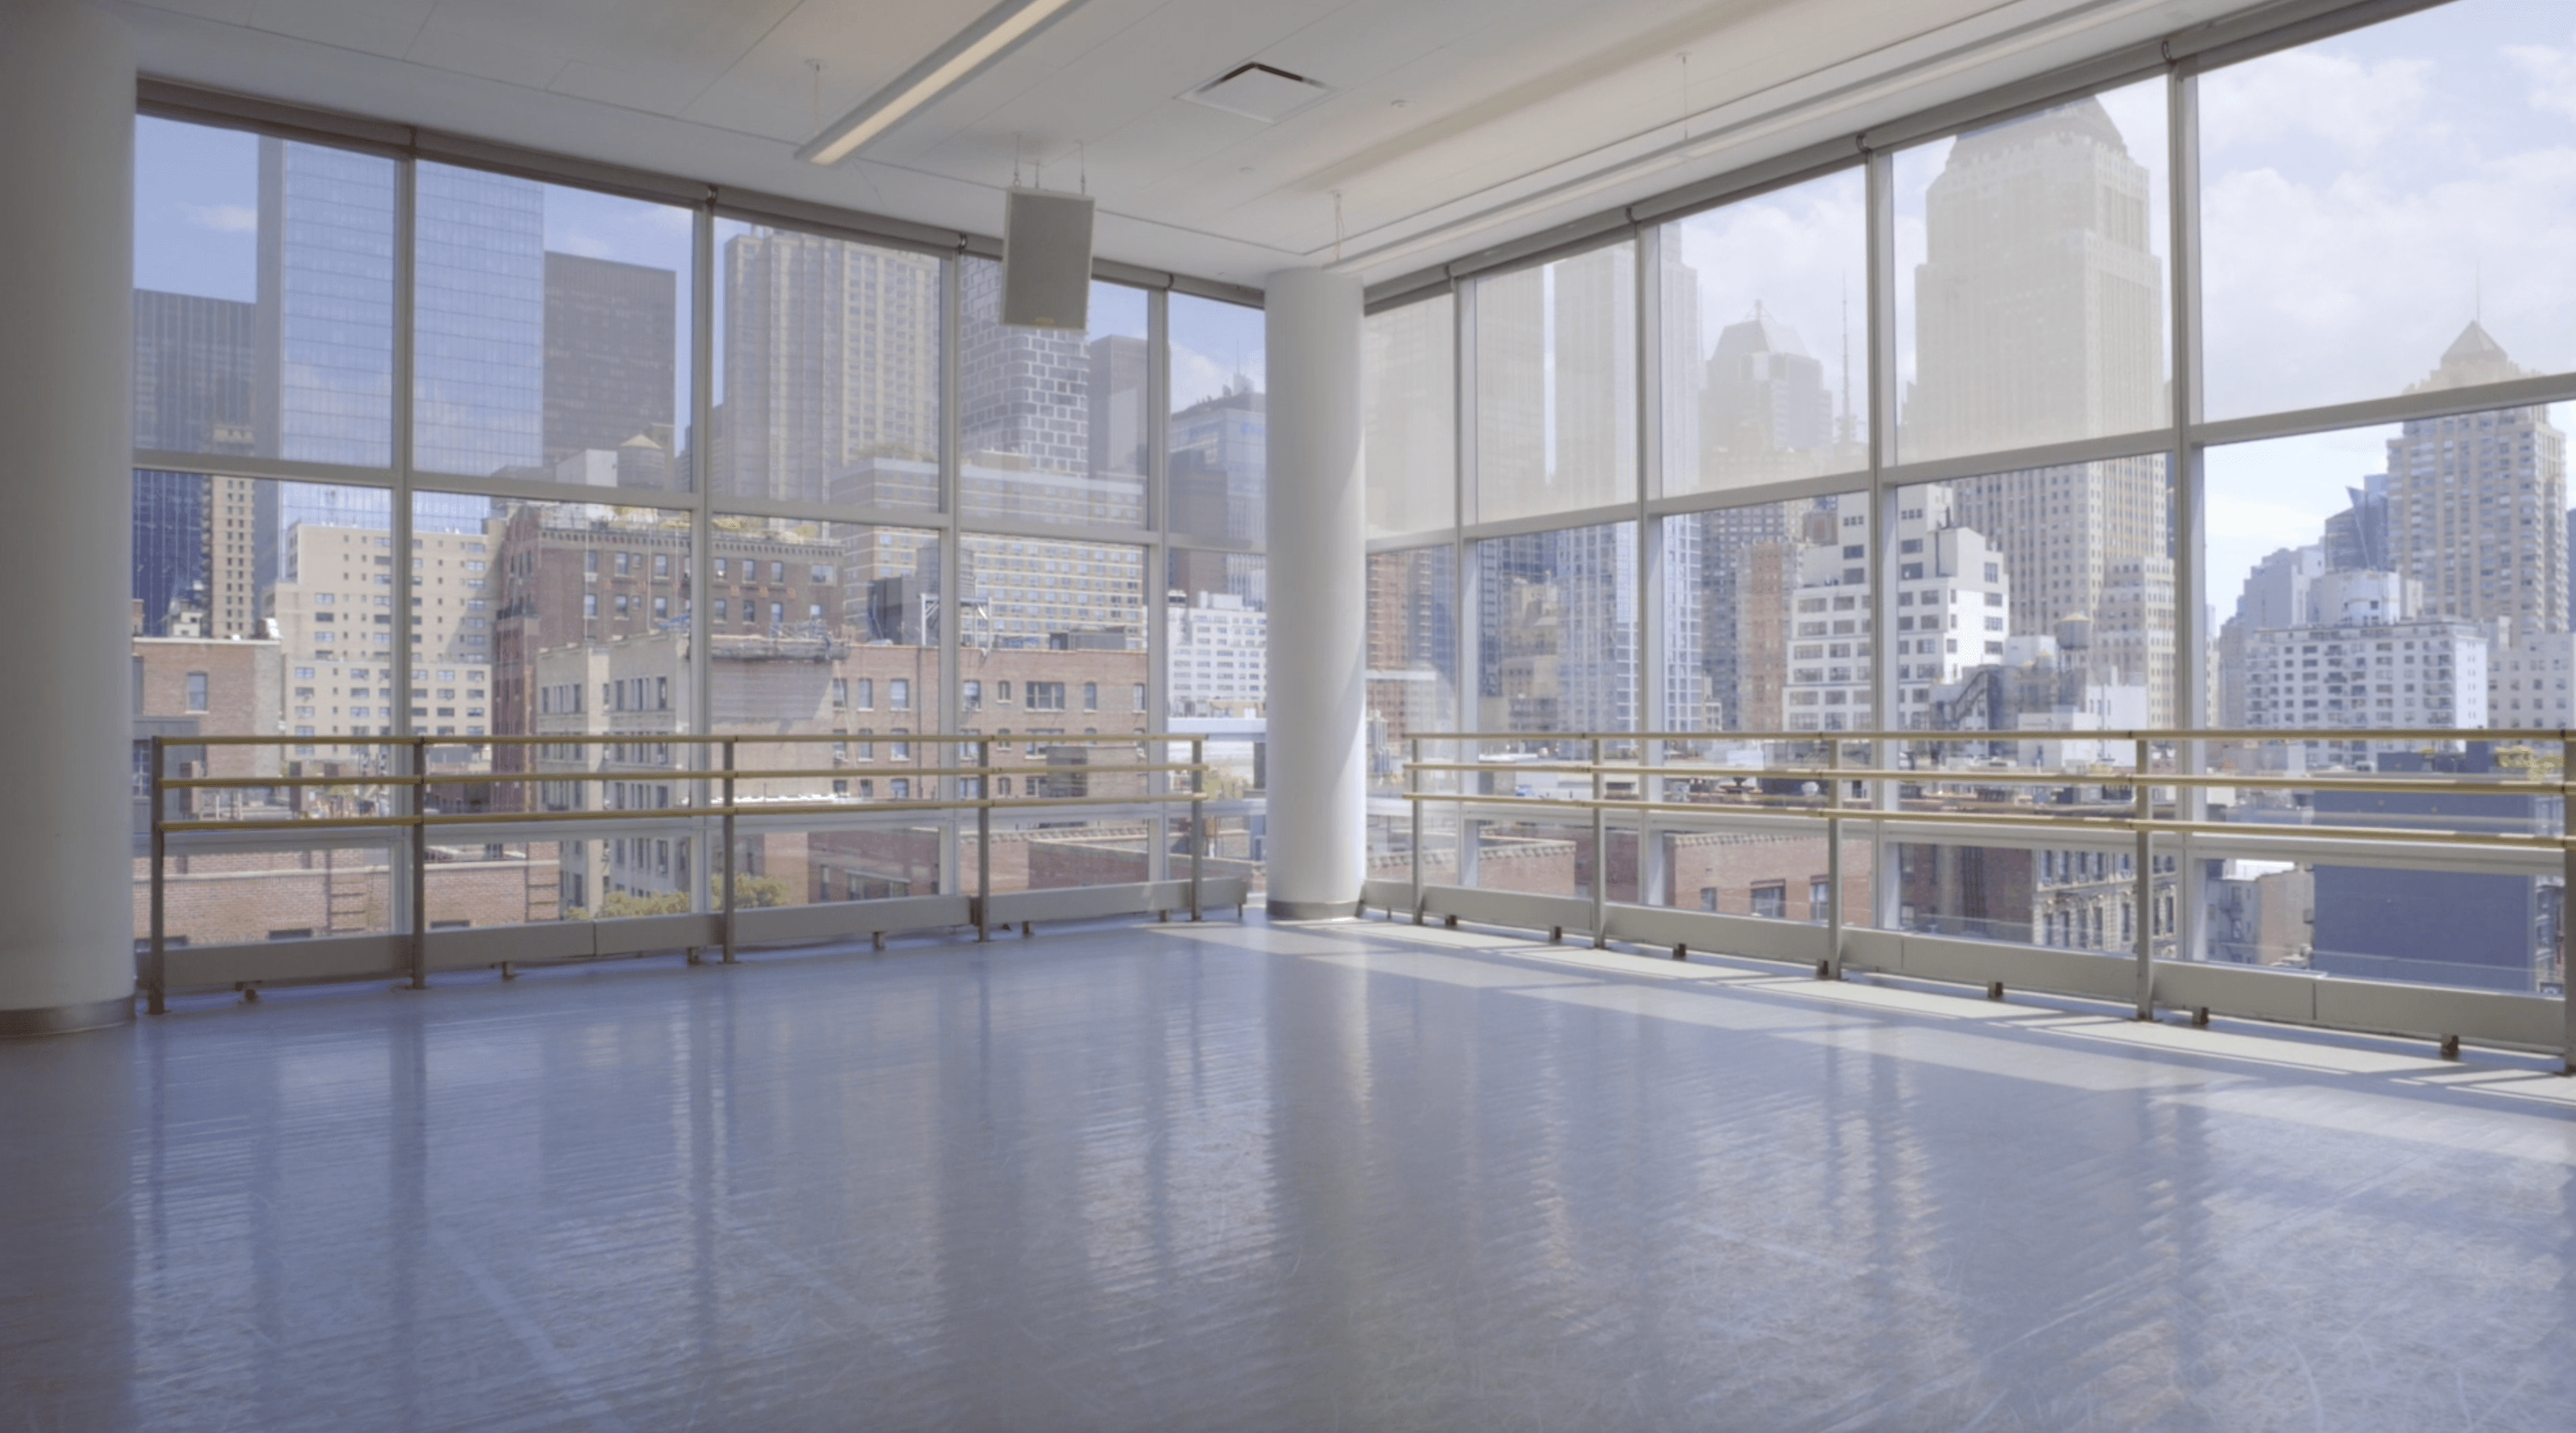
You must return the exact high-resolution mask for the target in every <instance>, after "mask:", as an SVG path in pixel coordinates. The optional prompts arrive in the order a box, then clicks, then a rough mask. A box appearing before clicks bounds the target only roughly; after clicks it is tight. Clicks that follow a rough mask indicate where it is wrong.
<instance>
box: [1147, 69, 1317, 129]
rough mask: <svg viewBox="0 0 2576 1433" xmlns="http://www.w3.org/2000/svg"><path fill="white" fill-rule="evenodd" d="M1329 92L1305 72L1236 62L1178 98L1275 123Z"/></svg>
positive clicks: (1267, 122) (1264, 122) (1266, 122)
mask: <svg viewBox="0 0 2576 1433" xmlns="http://www.w3.org/2000/svg"><path fill="white" fill-rule="evenodd" d="M1331 93H1332V91H1331V90H1330V89H1328V88H1326V87H1325V86H1324V85H1322V84H1319V83H1317V82H1316V81H1314V80H1310V79H1308V78H1306V77H1305V76H1304V75H1292V74H1290V73H1288V72H1287V71H1286V70H1275V69H1272V68H1271V67H1270V66H1268V65H1264V64H1260V63H1257V62H1256V63H1253V64H1248V65H1237V66H1235V67H1234V68H1233V69H1231V70H1228V71H1226V72H1225V73H1224V74H1222V75H1219V76H1217V77H1216V78H1215V79H1212V80H1210V81H1208V82H1207V83H1206V84H1203V85H1201V86H1199V87H1198V88H1197V89H1194V90H1192V91H1190V92H1189V93H1188V94H1185V95H1183V96H1181V98H1183V99H1185V100H1188V101H1190V102H1191V103H1193V104H1203V105H1206V106H1207V107H1208V108H1209V109H1221V110H1224V111H1225V112H1226V113H1228V114H1239V115H1242V116H1243V117H1244V118H1246V119H1257V120H1259V121H1261V122H1262V123H1263V124H1277V123H1278V122H1279V121H1281V120H1283V119H1286V118H1287V117H1288V116H1290V115H1292V114H1295V113H1296V112H1297V111H1299V110H1301V109H1304V108H1305V107H1306V106H1308V105H1310V104H1313V103H1314V102H1315V101H1317V100H1319V99H1322V98H1323V97H1324V96H1326V95H1328V94H1331Z"/></svg>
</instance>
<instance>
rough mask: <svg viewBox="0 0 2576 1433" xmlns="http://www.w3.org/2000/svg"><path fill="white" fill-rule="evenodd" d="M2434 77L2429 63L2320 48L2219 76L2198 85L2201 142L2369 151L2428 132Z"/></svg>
mask: <svg viewBox="0 0 2576 1433" xmlns="http://www.w3.org/2000/svg"><path fill="white" fill-rule="evenodd" d="M2432 73H2433V62H2432V61H2431V60H2424V59H2387V60H2381V61H2378V62H2377V63H2367V62H2364V61H2362V60H2358V59H2355V58H2353V57H2352V56H2350V55H2343V54H2334V53H2330V52H2327V51H2324V50H2318V49H2304V50H2289V51H2285V52H2283V53H2281V54H2278V55H2273V56H2270V57H2268V58H2265V59H2263V60H2259V61H2256V62H2254V63H2252V64H2245V65H2236V66H2232V67H2230V68H2227V69H2222V70H2217V71H2213V72H2212V73H2210V74H2208V75H2205V76H2203V77H2202V78H2201V81H2200V133H2201V142H2202V143H2203V144H2205V145H2207V146H2209V147H2210V148H2211V149H2213V150H2215V149H2223V148H2226V147H2229V146H2234V145H2240V144H2250V145H2262V144H2271V143H2277V142H2279V141H2281V140H2284V139H2292V138H2304V139H2316V140H2323V141H2324V142H2326V143H2327V144H2330V145H2332V146H2334V147H2336V148H2338V149H2342V150H2344V151H2346V152H2348V153H2353V154H2367V153H2369V152H2370V151H2372V150H2375V149H2377V148H2378V147H2379V146H2380V144H2381V143H2382V142H2384V141H2386V140H2388V139H2389V138H2391V137H2393V136H2397V135H2400V134H2406V133H2411V132H2414V131H2416V130H2419V129H2421V128H2422V127H2423V125H2424V123H2425V99H2426V97H2427V94H2428V93H2429V90H2430V86H2429V85H2427V84H2426V80H2427V78H2428V77H2429V76H2431V74H2432Z"/></svg>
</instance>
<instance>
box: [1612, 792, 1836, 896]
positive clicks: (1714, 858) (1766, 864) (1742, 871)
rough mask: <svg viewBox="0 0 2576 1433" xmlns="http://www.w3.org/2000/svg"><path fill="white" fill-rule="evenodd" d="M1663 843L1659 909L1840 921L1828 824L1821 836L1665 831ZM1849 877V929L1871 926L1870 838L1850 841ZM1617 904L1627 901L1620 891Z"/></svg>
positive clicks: (1614, 890) (1614, 891)
mask: <svg viewBox="0 0 2576 1433" xmlns="http://www.w3.org/2000/svg"><path fill="white" fill-rule="evenodd" d="M1666 799H1668V800H1669V799H1676V798H1671V797H1668V798H1666ZM1662 840H1663V843H1664V869H1665V876H1664V880H1665V885H1666V891H1665V893H1664V895H1663V898H1662V899H1660V900H1658V901H1656V902H1655V904H1659V905H1666V906H1670V907H1672V908H1674V909H1676V910H1686V911H1707V912H1712V913H1715V914H1718V915H1730V916H1760V917H1762V918H1764V919H1766V920H1785V921H1799V922H1803V923H1805V924H1809V925H1823V924H1824V923H1825V922H1827V921H1829V920H1831V919H1832V918H1833V905H1834V889H1835V888H1834V884H1833V880H1832V874H1833V873H1832V868H1831V863H1830V862H1829V861H1828V859H1827V851H1826V846H1825V834H1824V830H1823V828H1822V826H1821V825H1819V826H1818V828H1817V830H1816V832H1815V834H1813V835H1798V836H1783V835H1775V834H1771V833H1768V832H1750V831H1731V830H1724V829H1715V830H1707V831H1670V832H1665V833H1664V834H1663V836H1662ZM1842 876H1843V880H1842V888H1841V889H1842V907H1843V921H1844V923H1845V924H1847V925H1855V926H1859V925H1867V924H1868V923H1869V898H1870V894H1869V893H1870V889H1871V882H1870V843H1869V842H1868V841H1867V840H1866V839H1861V838H1854V837H1848V836H1847V837H1845V838H1844V839H1843V871H1842ZM1610 898H1611V899H1612V900H1622V899H1626V897H1623V896H1622V895H1621V894H1620V893H1619V887H1618V886H1616V885H1613V886H1612V887H1611V893H1610Z"/></svg>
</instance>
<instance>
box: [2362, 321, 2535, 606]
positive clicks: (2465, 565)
mask: <svg viewBox="0 0 2576 1433" xmlns="http://www.w3.org/2000/svg"><path fill="white" fill-rule="evenodd" d="M2523 372H2524V370H2522V369H2521V368H2520V367H2518V366H2516V365H2515V364H2514V362H2513V361H2512V360H2511V359H2510V358H2508V357H2506V355H2505V352H2504V350H2503V349H2502V348H2501V347H2499V346H2497V344H2496V341H2495V340H2494V339H2493V338H2490V337H2488V335H2487V331H2486V330H2485V329H2484V328H2482V327H2480V326H2479V325H2478V324H2477V323H2475V322H2474V321H2473V322H2471V323H2470V324H2469V326H2468V327H2467V328H2465V329H2463V330H2461V332H2460V336H2459V338H2457V339H2456V340H2454V341H2453V342H2452V344H2451V346H2450V348H2449V349H2448V350H2447V351H2445V352H2444V353H2443V355H2442V362H2441V365H2440V366H2439V367H2437V368H2435V369H2434V370H2433V372H2432V373H2431V374H2430V375H2428V376H2427V377H2426V378H2425V379H2424V381H2423V382H2421V383H2418V384H2416V385H2414V387H2412V388H2410V389H2408V390H2407V391H2408V392H2411V393H2423V392H2430V391H2435V390H2440V389H2447V388H2458V387H2463V386H2466V385H2468V384H2472V383H2493V382H2499V381H2502V380H2505V379H2511V378H2517V377H2521V376H2523ZM2566 511H2567V436H2566V435H2565V434H2564V433H2561V432H2560V431H2558V429H2557V427H2556V426H2555V425H2553V424H2551V423H2550V421H2549V416H2548V413H2547V410H2545V409H2542V408H2536V407H2534V408H2505V409H2497V410H2491V411H2488V412H2484V413H2462V414H2458V415H2456V416H2453V417H2448V418H2425V419H2419V420H2417V421H2414V422H2410V423H2408V424H2406V425H2405V426H2404V428H2403V430H2402V431H2401V433H2400V435H2399V436H2397V437H2395V438H2391V439H2389V440H2388V545H2389V547H2390V549H2391V551H2392V552H2393V554H2394V557H2395V562H2394V564H2393V565H2394V567H2395V570H2396V571H2397V572H2399V573H2400V574H2402V575H2404V576H2406V577H2410V578H2413V579H2414V580H2415V582H2416V583H2417V584H2418V585H2419V586H2420V587H2421V588H2422V590H2423V607H2422V609H2421V611H2422V615H2424V616H2425V617H2428V618H2447V619H2453V620H2464V621H2470V622H2491V621H2494V620H2496V619H2498V618H2509V619H2511V621H2512V623H2513V633H2514V635H2516V636H2521V635H2524V634H2528V633H2535V632H2563V631H2566V630H2567V602H2568V588H2567V525H2566V520H2565V516H2564V515H2565V513H2566Z"/></svg>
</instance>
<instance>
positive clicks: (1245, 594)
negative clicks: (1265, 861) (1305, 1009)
mask: <svg viewBox="0 0 2576 1433" xmlns="http://www.w3.org/2000/svg"><path fill="white" fill-rule="evenodd" d="M1166 562H1167V568H1166V572H1167V579H1166V581H1165V583H1164V590H1165V592H1166V594H1167V596H1166V598H1165V602H1166V606H1165V608H1164V613H1165V623H1164V643H1163V652H1164V661H1165V667H1164V691H1165V693H1166V696H1167V699H1168V701H1169V714H1168V716H1167V717H1166V718H1165V720H1164V723H1163V729H1164V730H1166V731H1169V732H1171V733H1173V734H1174V735H1182V734H1188V733H1197V734H1203V735H1205V736H1206V737H1207V738H1208V741H1207V746H1206V760H1207V764H1208V766H1209V767H1210V768H1211V770H1210V771H1209V773H1208V789H1209V790H1211V791H1213V792H1215V793H1216V799H1215V800H1213V801H1209V802H1207V803H1205V804H1203V805H1202V806H1201V807H1200V810H1199V814H1200V816H1201V817H1202V818H1203V819H1204V820H1205V821H1206V823H1207V825H1208V828H1209V831H1210V839H1211V842H1212V845H1211V846H1210V854H1214V855H1220V856H1222V857H1224V858H1225V861H1226V865H1225V867H1224V870H1225V873H1226V874H1228V875H1253V876H1255V877H1256V879H1255V880H1254V882H1253V886H1254V889H1256V890H1258V889H1260V888H1261V882H1260V881H1259V879H1258V878H1257V877H1258V873H1259V871H1260V867H1261V859H1260V836H1261V833H1262V832H1263V830H1264V829H1265V824H1266V821H1267V818H1268V812H1269V802H1268V800H1267V799H1266V797H1265V796H1264V794H1263V788H1264V787H1266V786H1267V785H1268V784H1269V783H1268V781H1267V772H1266V770H1265V767H1264V762H1263V758H1264V756H1265V754H1266V743H1267V740H1268V732H1269V722H1268V712H1269V700H1270V680H1269V653H1270V616H1269V606H1270V602H1269V597H1268V591H1269V584H1268V570H1267V566H1266V564H1265V563H1264V561H1263V560H1262V558H1261V557H1260V556H1258V555H1257V554H1253V553H1244V552H1204V551H1193V550H1191V549H1188V548H1175V549H1173V550H1172V551H1171V553H1170V555H1169V557H1168V558H1167V559H1166ZM1082 700H1083V702H1084V703H1086V704H1087V703H1090V702H1092V700H1093V694H1092V692H1091V690H1090V688H1089V687H1088V686H1086V687H1085V688H1084V691H1083V693H1082ZM1098 704H1099V706H1100V707H1101V708H1102V709H1104V710H1106V709H1110V708H1113V707H1114V706H1115V705H1116V703H1115V702H1114V701H1113V700H1112V694H1110V693H1107V692H1102V693H1100V694H1098ZM1115 729H1116V728H1104V730H1115ZM1170 759H1171V760H1174V761H1187V760H1188V759H1189V749H1188V748H1187V747H1175V748H1174V753H1173V755H1172V757H1171V758H1170ZM1184 854H1186V849H1184Z"/></svg>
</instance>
